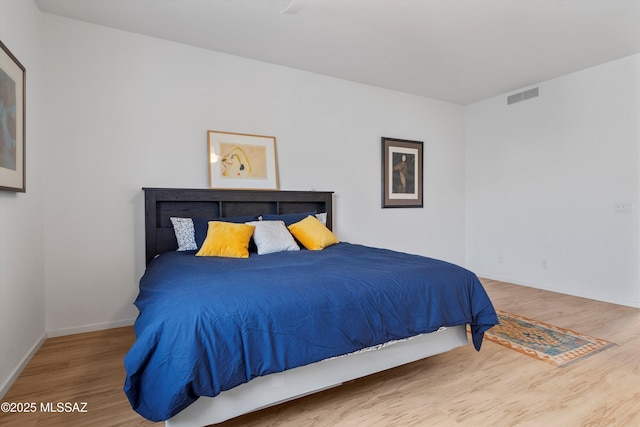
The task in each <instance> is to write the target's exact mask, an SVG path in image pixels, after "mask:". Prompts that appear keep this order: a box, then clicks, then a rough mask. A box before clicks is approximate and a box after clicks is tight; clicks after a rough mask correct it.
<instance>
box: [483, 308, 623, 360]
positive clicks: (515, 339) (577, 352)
mask: <svg viewBox="0 0 640 427" xmlns="http://www.w3.org/2000/svg"><path fill="white" fill-rule="evenodd" d="M496 312H497V313H498V318H499V319H500V324H499V325H496V326H494V327H493V328H491V329H489V330H488V331H487V332H485V334H484V337H485V338H486V339H488V340H489V341H493V342H495V343H497V344H501V345H503V346H505V347H508V348H510V349H513V350H515V351H517V352H520V353H523V354H526V355H527V356H530V357H533V358H535V359H538V360H542V361H543V362H547V363H550V364H552V365H555V366H558V367H563V366H567V365H569V364H571V363H575V362H577V361H579V360H582V359H584V358H585V357H588V356H591V355H593V354H596V353H598V352H600V351H603V350H606V349H608V348H610V347H613V346H615V345H616V344H614V343H610V342H609V341H605V340H602V339H599V338H593V337H590V336H587V335H583V334H579V333H577V332H574V331H570V330H569V329H564V328H559V327H557V326H553V325H549V324H546V323H542V322H538V321H536V320H532V319H527V318H526V317H522V316H518V315H515V314H511V313H507V312H504V311H501V310H496Z"/></svg>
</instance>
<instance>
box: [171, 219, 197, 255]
mask: <svg viewBox="0 0 640 427" xmlns="http://www.w3.org/2000/svg"><path fill="white" fill-rule="evenodd" d="M171 223H172V224H173V231H174V232H175V233H176V240H177V241H178V249H177V250H179V251H193V250H196V249H198V247H197V246H196V231H195V228H194V227H193V220H192V219H191V218H176V217H171Z"/></svg>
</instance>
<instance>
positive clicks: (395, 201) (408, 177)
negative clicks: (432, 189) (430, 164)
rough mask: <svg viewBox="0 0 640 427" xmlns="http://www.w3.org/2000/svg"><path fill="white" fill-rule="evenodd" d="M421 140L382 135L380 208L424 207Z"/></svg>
mask: <svg viewBox="0 0 640 427" xmlns="http://www.w3.org/2000/svg"><path fill="white" fill-rule="evenodd" d="M422 186H423V142H422V141H411V140H406V139H397V138H387V137H382V207H383V208H421V207H423V189H422Z"/></svg>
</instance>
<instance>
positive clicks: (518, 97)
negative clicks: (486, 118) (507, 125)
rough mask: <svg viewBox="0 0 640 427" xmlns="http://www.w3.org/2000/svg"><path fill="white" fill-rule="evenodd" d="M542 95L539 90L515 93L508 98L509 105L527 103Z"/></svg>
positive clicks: (535, 88)
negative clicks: (528, 100)
mask: <svg viewBox="0 0 640 427" xmlns="http://www.w3.org/2000/svg"><path fill="white" fill-rule="evenodd" d="M539 94H540V91H539V88H537V87H534V88H533V89H529V90H525V91H524V92H518V93H514V94H513V95H509V96H508V97H507V105H511V104H515V103H516V102H520V101H526V100H527V99H531V98H535V97H536V96H538V95H539Z"/></svg>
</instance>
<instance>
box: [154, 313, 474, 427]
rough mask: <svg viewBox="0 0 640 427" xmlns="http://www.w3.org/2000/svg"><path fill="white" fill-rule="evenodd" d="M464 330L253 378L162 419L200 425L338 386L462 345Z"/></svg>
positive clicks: (176, 426) (175, 425) (172, 425)
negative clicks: (167, 418)
mask: <svg viewBox="0 0 640 427" xmlns="http://www.w3.org/2000/svg"><path fill="white" fill-rule="evenodd" d="M467 342H468V341H467V332H466V326H465V325H460V326H454V327H449V328H446V329H442V330H439V331H437V332H432V333H430V334H424V335H420V336H417V337H415V338H412V339H409V340H403V341H399V342H396V343H394V344H393V345H387V346H384V347H382V348H379V349H376V350H374V351H362V352H358V353H353V354H350V355H347V356H342V357H336V358H333V359H327V360H322V361H320V362H316V363H311V364H309V365H305V366H300V367H298V368H294V369H290V370H287V371H285V372H278V373H275V374H270V375H266V376H264V377H258V378H254V379H253V380H251V381H250V382H248V383H245V384H241V385H239V386H238V387H235V388H233V389H231V390H227V391H224V392H222V393H220V394H219V395H218V396H216V397H200V398H199V399H198V400H196V401H195V402H194V403H193V404H191V405H190V406H189V407H187V408H186V409H185V410H183V411H182V412H180V413H179V414H177V415H175V416H174V417H173V418H171V419H169V420H167V421H166V426H167V427H201V426H206V425H209V424H215V423H220V422H223V421H226V420H229V419H231V418H234V417H237V416H239V415H243V414H247V413H249V412H253V411H256V410H259V409H262V408H266V407H269V406H273V405H277V404H279V403H282V402H286V401H288V400H292V399H295V398H298V397H302V396H306V395H308V394H312V393H316V392H318V391H321V390H325V389H328V388H331V387H335V386H338V385H340V384H342V383H343V382H346V381H351V380H354V379H356V378H361V377H364V376H366V375H370V374H373V373H376V372H380V371H384V370H386V369H390V368H394V367H396V366H400V365H404V364H406V363H410V362H413V361H416V360H419V359H424V358H425V357H429V356H433V355H435V354H439V353H444V352H447V351H449V350H452V349H454V348H456V347H460V346H463V345H466V344H467Z"/></svg>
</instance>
